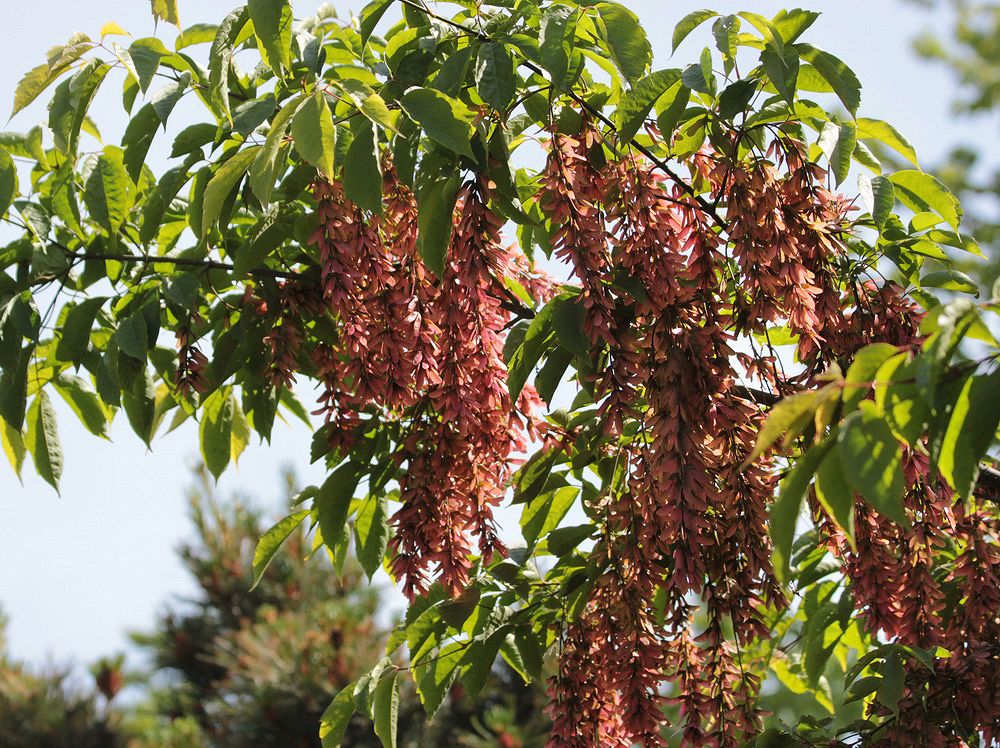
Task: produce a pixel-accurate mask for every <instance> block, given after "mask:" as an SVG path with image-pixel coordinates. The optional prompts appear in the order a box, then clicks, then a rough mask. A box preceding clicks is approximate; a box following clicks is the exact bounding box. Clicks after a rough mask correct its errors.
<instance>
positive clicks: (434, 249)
mask: <svg viewBox="0 0 1000 748" xmlns="http://www.w3.org/2000/svg"><path fill="white" fill-rule="evenodd" d="M460 184H461V176H460V175H458V174H452V175H450V176H447V177H444V178H442V179H439V180H435V181H431V182H428V183H427V184H425V185H424V186H423V187H421V189H420V191H419V193H418V194H417V245H418V248H419V250H420V257H421V258H422V259H423V261H424V264H426V265H427V267H428V269H429V270H430V271H431V272H432V273H434V274H435V275H436V276H438V277H439V278H440V277H441V275H442V274H443V273H444V266H445V256H446V255H447V253H448V245H449V244H450V242H451V231H452V215H453V214H454V212H455V201H456V199H457V197H458V188H459V185H460Z"/></svg>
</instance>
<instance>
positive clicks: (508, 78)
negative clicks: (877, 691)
mask: <svg viewBox="0 0 1000 748" xmlns="http://www.w3.org/2000/svg"><path fill="white" fill-rule="evenodd" d="M476 88H477V89H478V91H479V95H480V96H482V98H483V101H485V102H486V103H487V104H490V105H491V106H492V107H493V108H494V109H498V110H504V109H506V108H507V106H508V105H509V104H510V103H511V101H512V100H513V99H514V89H515V81H514V61H513V60H512V59H511V56H510V52H508V51H507V47H505V46H504V45H503V44H500V43H498V42H486V43H485V44H483V45H482V46H481V47H480V48H479V54H478V56H477V57H476Z"/></svg>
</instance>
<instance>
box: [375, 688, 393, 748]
mask: <svg viewBox="0 0 1000 748" xmlns="http://www.w3.org/2000/svg"><path fill="white" fill-rule="evenodd" d="M372 707H373V710H374V712H375V735H376V736H377V737H378V739H379V740H381V741H382V746H383V748H396V729H397V725H398V722H399V682H398V673H396V672H393V673H391V674H390V675H383V676H382V677H381V678H380V679H379V682H378V685H376V686H375V700H374V702H373V705H372Z"/></svg>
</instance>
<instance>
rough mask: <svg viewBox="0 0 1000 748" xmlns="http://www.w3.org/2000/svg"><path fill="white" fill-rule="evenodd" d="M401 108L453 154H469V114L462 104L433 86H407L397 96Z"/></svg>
mask: <svg viewBox="0 0 1000 748" xmlns="http://www.w3.org/2000/svg"><path fill="white" fill-rule="evenodd" d="M399 103H400V105H401V106H402V107H403V111H404V112H406V114H407V115H408V116H409V117H410V119H412V120H413V121H414V122H416V123H417V124H418V125H420V127H421V128H422V129H423V131H424V132H426V133H427V135H428V137H430V138H431V139H433V140H436V141H437V142H438V143H440V144H441V145H443V146H444V147H445V148H448V149H449V150H451V151H454V152H455V153H460V154H462V155H464V156H468V157H469V158H474V156H473V154H472V137H473V135H474V133H475V130H474V128H473V127H472V113H471V112H470V111H469V110H468V109H467V108H466V107H465V106H464V105H463V104H461V103H459V102H458V101H456V100H455V99H453V98H451V97H450V96H445V95H444V94H443V93H441V92H440V91H436V90H434V89H433V88H419V87H417V86H414V87H413V88H410V89H409V90H408V91H407V92H406V93H405V94H403V97H402V98H401V99H400V102H399Z"/></svg>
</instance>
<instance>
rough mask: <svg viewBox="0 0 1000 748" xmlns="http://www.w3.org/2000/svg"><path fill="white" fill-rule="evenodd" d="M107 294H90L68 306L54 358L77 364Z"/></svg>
mask: <svg viewBox="0 0 1000 748" xmlns="http://www.w3.org/2000/svg"><path fill="white" fill-rule="evenodd" d="M107 300H108V297H107V296H92V297H91V298H89V299H84V300H83V301H81V302H80V303H79V304H76V305H74V306H72V307H70V310H69V313H68V314H67V315H66V319H65V320H64V321H63V326H62V334H61V336H60V337H59V342H58V344H57V345H56V358H58V359H59V360H60V361H69V362H72V363H74V364H79V363H80V361H81V360H82V359H83V356H84V354H85V353H86V352H87V346H88V345H89V344H90V331H91V328H92V327H93V326H94V320H95V319H96V318H97V314H98V312H99V311H100V310H101V306H102V305H103V304H104V302H105V301H107Z"/></svg>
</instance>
